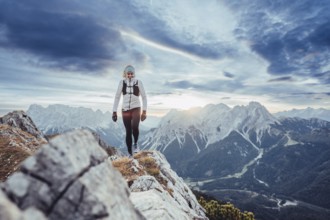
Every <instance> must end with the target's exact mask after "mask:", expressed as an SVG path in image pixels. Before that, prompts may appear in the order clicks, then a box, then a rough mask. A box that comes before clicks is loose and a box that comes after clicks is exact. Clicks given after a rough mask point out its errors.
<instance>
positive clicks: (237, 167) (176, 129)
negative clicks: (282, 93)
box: [143, 102, 330, 219]
mask: <svg viewBox="0 0 330 220" xmlns="http://www.w3.org/2000/svg"><path fill="white" fill-rule="evenodd" d="M143 146H144V147H145V148H149V149H156V150H159V151H161V152H162V153H163V154H164V155H165V156H166V158H167V160H168V161H169V162H170V164H171V166H172V167H173V169H174V170H175V171H176V172H177V173H178V174H179V175H180V176H182V177H184V178H186V181H189V182H190V184H191V186H194V187H197V188H198V189H199V190H202V191H204V192H208V193H209V194H212V195H213V196H215V197H217V198H218V199H223V198H226V199H227V200H229V201H232V202H233V203H234V204H237V205H238V206H239V207H240V208H241V209H251V206H252V205H251V204H253V207H254V208H255V210H253V211H254V212H255V213H259V214H263V216H268V217H269V216H277V217H276V218H274V219H282V218H281V215H283V213H286V212H291V211H292V209H291V208H293V209H295V210H299V212H301V213H303V214H306V211H307V210H308V212H310V213H315V212H317V211H319V210H323V211H320V212H319V213H322V215H323V214H325V215H327V214H329V213H328V211H324V210H327V209H330V203H329V202H326V201H327V198H328V197H329V196H330V194H329V192H328V188H327V187H326V185H327V184H325V183H326V182H328V181H330V171H329V170H330V122H328V121H324V120H320V119H316V118H314V119H308V120H307V119H301V118H280V119H279V118H276V117H274V116H273V115H272V114H270V113H269V112H268V111H267V109H266V108H265V107H264V106H262V105H261V104H259V103H256V102H251V103H250V104H249V105H247V106H235V107H233V108H229V107H228V106H226V105H223V104H218V105H208V106H206V107H204V108H195V109H192V110H187V111H177V110H172V111H171V112H169V113H168V114H167V115H166V116H165V117H164V118H163V119H162V121H161V122H160V124H159V127H158V128H156V129H153V130H151V131H150V132H149V133H148V134H147V135H145V139H144V143H143ZM278 195H281V196H278ZM308 195H315V196H308ZM290 201H295V202H293V204H294V205H293V206H285V207H284V205H283V204H286V203H287V202H288V203H290ZM265 204H267V205H266V206H265ZM306 204H310V205H306ZM248 206H250V208H249V207H248ZM324 208H325V209H324ZM270 212H272V214H271V215H269V214H270ZM274 213H275V214H274ZM295 213H296V212H295ZM299 215H300V214H299ZM260 216H261V215H257V216H256V217H260ZM279 216H280V217H279ZM316 216H317V218H318V217H320V216H318V215H316ZM314 217H315V216H314ZM260 219H262V218H260ZM268 219H272V218H270V217H269V218H268ZM318 219H322V218H318ZM325 219H326V218H325Z"/></svg>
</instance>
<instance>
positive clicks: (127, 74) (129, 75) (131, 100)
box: [112, 65, 147, 157]
mask: <svg viewBox="0 0 330 220" xmlns="http://www.w3.org/2000/svg"><path fill="white" fill-rule="evenodd" d="M123 77H124V79H123V80H121V81H120V82H119V86H118V89H117V92H116V96H115V101H114V104H113V113H112V120H113V121H114V122H116V121H117V108H118V104H119V101H120V98H121V95H123V105H122V117H123V122H124V126H125V130H126V145H127V150H128V154H129V157H132V155H133V154H132V144H133V141H132V135H133V138H134V144H133V146H134V153H137V152H138V151H139V147H138V145H137V142H138V139H139V123H140V120H141V121H144V120H145V119H146V118H147V96H146V93H145V90H144V87H143V84H142V82H141V80H138V79H136V78H135V69H134V67H133V66H131V65H128V66H126V68H125V69H124V73H123ZM140 95H141V97H142V114H141V102H140Z"/></svg>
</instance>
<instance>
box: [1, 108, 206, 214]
mask: <svg viewBox="0 0 330 220" xmlns="http://www.w3.org/2000/svg"><path fill="white" fill-rule="evenodd" d="M22 115H23V114H22ZM6 121H11V125H8V124H7V125H2V126H9V127H11V126H12V125H14V126H15V124H16V125H17V124H19V123H16V121H13V120H6ZM2 122H3V121H2ZM14 122H15V123H14ZM15 129H19V128H18V127H16V128H15ZM2 131H3V129H1V132H2ZM22 132H23V131H22ZM31 135H32V134H31ZM32 136H33V137H35V136H34V135H32ZM37 137H42V136H38V135H37ZM98 142H99V141H98V140H96V139H95V136H94V135H93V134H92V133H91V132H90V131H88V130H75V131H72V132H68V133H65V134H63V135H59V136H57V137H54V138H53V139H51V140H50V141H49V143H48V144H44V145H42V147H40V148H39V149H38V150H37V151H35V152H34V151H33V153H31V154H32V156H30V155H28V158H27V159H26V160H25V161H24V162H23V163H22V164H21V166H20V170H19V171H17V172H15V173H14V174H12V175H11V176H10V177H9V178H8V179H7V180H6V181H5V182H3V183H1V190H0V219H8V220H12V219H24V220H25V219H173V218H177V217H180V219H207V217H206V216H205V213H204V210H203V208H202V207H201V206H200V205H199V203H198V202H197V200H196V197H195V196H194V195H193V193H192V192H191V190H190V189H189V187H188V186H187V185H186V184H185V183H184V182H183V180H182V179H181V178H180V177H178V176H177V175H176V173H175V172H174V171H173V170H171V168H170V166H169V164H168V162H167V161H166V159H165V157H164V156H163V155H162V154H160V153H159V152H141V153H140V158H142V157H143V158H147V159H146V161H148V160H149V161H150V160H152V161H154V162H155V164H156V166H157V170H158V173H157V175H156V176H160V177H161V180H162V181H160V179H157V178H155V177H154V176H152V175H149V174H148V172H145V171H144V167H143V164H140V163H139V162H140V161H139V154H137V155H136V156H135V157H136V158H135V159H133V160H129V162H130V164H132V165H133V166H132V167H128V168H127V169H128V170H130V172H131V171H133V172H138V173H139V175H136V176H135V177H134V178H129V179H126V181H125V179H124V178H123V176H122V174H120V173H119V172H118V171H117V169H115V168H114V166H113V165H112V163H113V161H111V159H110V157H109V156H108V154H107V153H106V151H105V150H104V149H103V148H102V147H100V145H99V143H98ZM31 152H32V151H31ZM120 159H123V158H122V157H121V158H120ZM126 159H128V158H126ZM124 160H125V158H124ZM154 174H155V173H154Z"/></svg>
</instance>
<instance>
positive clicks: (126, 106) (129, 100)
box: [113, 78, 147, 112]
mask: <svg viewBox="0 0 330 220" xmlns="http://www.w3.org/2000/svg"><path fill="white" fill-rule="evenodd" d="M125 83H126V94H124V91H123V88H124V84H125ZM134 86H136V87H138V90H139V95H136V94H134ZM121 95H123V105H122V110H123V111H127V110H130V109H133V108H138V107H141V102H140V95H141V97H142V104H143V106H142V110H143V111H147V95H146V93H145V90H144V87H143V84H142V82H141V81H140V80H138V79H135V78H132V79H124V80H121V81H120V82H119V85H118V89H117V92H116V96H115V101H114V104H113V112H117V109H118V105H119V101H120V98H121Z"/></svg>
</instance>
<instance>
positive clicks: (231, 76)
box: [223, 71, 235, 78]
mask: <svg viewBox="0 0 330 220" xmlns="http://www.w3.org/2000/svg"><path fill="white" fill-rule="evenodd" d="M223 75H224V76H225V77H228V78H234V77H235V75H234V74H232V73H230V72H226V71H224V72H223Z"/></svg>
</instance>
